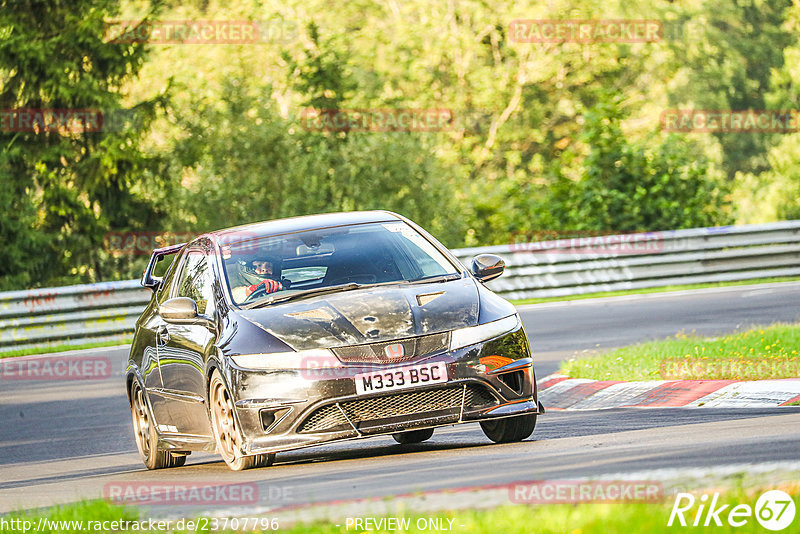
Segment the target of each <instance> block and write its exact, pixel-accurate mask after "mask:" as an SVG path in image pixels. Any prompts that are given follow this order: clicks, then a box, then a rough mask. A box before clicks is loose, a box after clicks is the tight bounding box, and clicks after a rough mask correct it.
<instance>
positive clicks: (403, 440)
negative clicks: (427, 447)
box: [392, 428, 433, 445]
mask: <svg viewBox="0 0 800 534" xmlns="http://www.w3.org/2000/svg"><path fill="white" fill-rule="evenodd" d="M431 436H433V429H432V428H423V429H422V430H409V431H407V432H397V433H395V434H392V437H393V438H394V440H395V441H396V442H397V443H400V444H402V445H407V444H409V443H422V442H423V441H425V440H426V439H430V438H431Z"/></svg>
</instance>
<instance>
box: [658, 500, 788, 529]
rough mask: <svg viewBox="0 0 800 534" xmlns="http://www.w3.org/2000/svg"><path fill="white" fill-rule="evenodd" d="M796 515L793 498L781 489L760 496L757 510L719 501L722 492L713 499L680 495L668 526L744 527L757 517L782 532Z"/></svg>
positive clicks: (769, 526) (762, 524)
mask: <svg viewBox="0 0 800 534" xmlns="http://www.w3.org/2000/svg"><path fill="white" fill-rule="evenodd" d="M794 516H795V504H794V501H793V500H792V497H791V496H790V495H789V494H788V493H786V492H785V491H780V490H770V491H767V492H764V493H763V494H761V496H760V497H759V498H758V500H757V501H756V505H755V508H753V507H752V506H750V505H749V504H737V505H732V504H722V503H720V502H719V493H715V494H714V495H713V497H712V498H711V499H709V497H708V495H707V494H705V493H704V494H703V495H701V496H700V497H699V498H695V496H694V495H692V494H691V493H678V495H676V496H675V503H674V504H673V505H672V511H671V512H670V514H669V521H667V526H668V527H671V526H673V525H674V526H678V525H680V526H682V527H686V526H689V527H700V526H702V527H708V526H717V527H721V526H723V525H724V524H725V523H727V524H728V525H729V526H731V527H742V526H745V525H747V524H748V523H751V522H752V519H753V518H755V520H756V521H757V522H758V523H759V524H760V525H761V526H762V527H764V528H765V529H767V530H773V531H780V530H784V529H786V528H787V527H788V526H789V525H791V524H792V522H793V521H794ZM796 531H797V530H796V529H795V530H794V532H796Z"/></svg>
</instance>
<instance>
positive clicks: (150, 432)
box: [131, 380, 186, 469]
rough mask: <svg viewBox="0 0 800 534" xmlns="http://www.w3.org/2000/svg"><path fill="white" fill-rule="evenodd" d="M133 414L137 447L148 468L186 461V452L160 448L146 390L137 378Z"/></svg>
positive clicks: (132, 399) (171, 465)
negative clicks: (145, 395)
mask: <svg viewBox="0 0 800 534" xmlns="http://www.w3.org/2000/svg"><path fill="white" fill-rule="evenodd" d="M131 415H132V416H133V432H134V435H135V436H136V448H137V449H139V456H141V457H142V462H144V465H145V466H146V467H147V468H148V469H163V468H165V467H180V466H182V465H183V464H185V463H186V454H173V453H171V452H169V451H165V450H159V448H158V436H157V435H156V429H155V422H154V421H153V418H152V416H151V415H150V410H149V409H148V408H147V401H146V400H145V398H144V392H143V391H142V388H141V386H140V385H139V382H137V381H136V380H134V381H133V386H132V387H131Z"/></svg>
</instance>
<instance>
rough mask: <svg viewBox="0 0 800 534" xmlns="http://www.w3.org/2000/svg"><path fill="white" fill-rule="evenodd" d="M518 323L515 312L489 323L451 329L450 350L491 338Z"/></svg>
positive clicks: (513, 327)
mask: <svg viewBox="0 0 800 534" xmlns="http://www.w3.org/2000/svg"><path fill="white" fill-rule="evenodd" d="M518 325H519V315H517V314H516V313H515V314H514V315H510V316H508V317H506V318H505V319H500V320H497V321H492V322H491V323H484V324H479V325H478V326H470V327H469V328H461V329H459V330H453V332H452V333H451V334H450V350H456V349H460V348H462V347H468V346H470V345H474V344H475V343H480V342H481V341H485V340H487V339H492V338H494V337H497V336H499V335H501V334H505V333H506V332H510V331H511V330H514V329H515V328H516V327H517V326H518Z"/></svg>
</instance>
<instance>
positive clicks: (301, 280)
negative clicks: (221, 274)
mask: <svg viewBox="0 0 800 534" xmlns="http://www.w3.org/2000/svg"><path fill="white" fill-rule="evenodd" d="M238 237H239V240H238V241H233V240H231V239H229V241H232V242H230V243H228V244H222V245H221V246H220V250H221V253H222V259H223V263H224V266H225V275H226V278H227V283H228V285H229V287H230V292H231V296H232V297H233V301H234V302H235V303H236V304H237V305H240V306H243V307H251V306H252V307H258V306H262V305H269V304H273V303H277V302H283V301H286V300H291V299H293V298H302V297H305V296H311V295H314V294H321V293H326V292H332V291H346V290H349V289H357V288H359V287H362V286H364V285H373V284H391V283H414V282H425V281H439V280H447V279H450V278H458V277H459V276H460V275H459V273H458V270H457V269H456V267H455V266H454V265H453V264H452V263H451V262H450V261H449V260H448V259H447V258H446V257H445V256H444V254H442V253H441V252H439V250H438V249H437V248H436V247H435V246H434V245H433V244H432V243H431V242H430V241H428V240H427V239H426V238H425V237H423V236H422V235H421V234H420V233H419V232H417V231H416V230H414V229H413V228H412V227H411V226H409V225H408V224H406V223H404V222H400V221H398V222H389V223H371V224H360V225H353V226H345V227H336V228H325V229H320V230H307V231H303V232H296V233H291V234H285V235H280V236H268V237H259V236H257V235H255V236H254V235H250V236H247V238H246V239H241V236H238Z"/></svg>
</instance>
